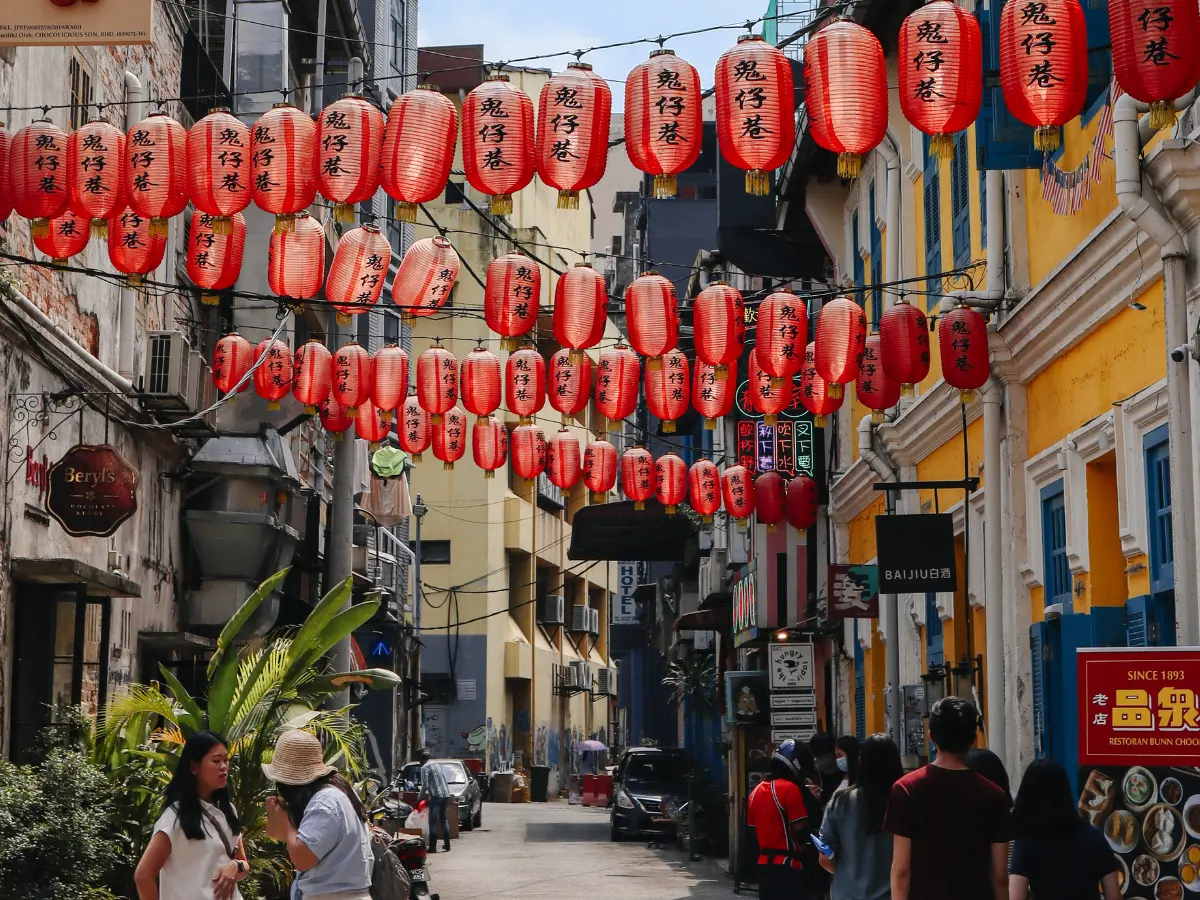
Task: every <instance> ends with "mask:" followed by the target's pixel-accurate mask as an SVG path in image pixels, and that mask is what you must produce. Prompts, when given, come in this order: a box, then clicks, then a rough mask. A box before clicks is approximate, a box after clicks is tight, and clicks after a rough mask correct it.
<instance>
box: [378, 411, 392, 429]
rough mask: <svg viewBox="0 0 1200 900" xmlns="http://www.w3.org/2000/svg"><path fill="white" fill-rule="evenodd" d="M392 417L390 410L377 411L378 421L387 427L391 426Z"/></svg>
mask: <svg viewBox="0 0 1200 900" xmlns="http://www.w3.org/2000/svg"><path fill="white" fill-rule="evenodd" d="M392 416H393V413H392V411H391V410H390V409H381V410H380V411H379V418H380V420H381V421H383V422H387V423H388V424H389V425H390V424H391V421H392Z"/></svg>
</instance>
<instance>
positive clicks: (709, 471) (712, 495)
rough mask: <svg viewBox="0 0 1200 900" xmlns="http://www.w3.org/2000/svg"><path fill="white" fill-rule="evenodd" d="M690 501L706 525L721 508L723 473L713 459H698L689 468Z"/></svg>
mask: <svg viewBox="0 0 1200 900" xmlns="http://www.w3.org/2000/svg"><path fill="white" fill-rule="evenodd" d="M688 502H689V503H691V505H692V509H694V510H695V511H696V513H697V514H698V515H699V516H700V521H702V522H704V523H705V524H706V525H707V524H709V523H711V522H712V520H713V516H714V515H716V513H717V511H718V510H720V508H721V473H720V472H719V471H718V470H717V464H716V463H714V462H713V461H712V460H711V459H698V460H696V461H695V462H694V463H692V467H691V468H690V469H688Z"/></svg>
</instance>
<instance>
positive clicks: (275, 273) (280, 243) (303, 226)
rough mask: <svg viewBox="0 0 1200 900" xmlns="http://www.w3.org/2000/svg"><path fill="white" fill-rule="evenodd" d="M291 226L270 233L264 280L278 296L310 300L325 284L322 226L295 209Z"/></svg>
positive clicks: (323, 231) (323, 230)
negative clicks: (290, 227) (290, 229)
mask: <svg viewBox="0 0 1200 900" xmlns="http://www.w3.org/2000/svg"><path fill="white" fill-rule="evenodd" d="M292 227H293V228H294V229H295V230H294V231H285V232H282V233H276V234H272V235H271V245H270V249H269V251H268V255H267V283H268V284H269V285H270V286H271V292H272V293H274V294H275V295H276V296H278V297H288V298H291V299H292V300H311V299H312V298H313V297H315V296H317V294H319V293H321V288H322V287H324V285H325V229H324V228H322V227H321V223H320V222H318V221H317V220H316V219H314V218H312V217H310V216H309V215H308V214H307V213H296V218H295V219H294V220H293V222H292Z"/></svg>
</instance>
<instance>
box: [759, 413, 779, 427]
mask: <svg viewBox="0 0 1200 900" xmlns="http://www.w3.org/2000/svg"><path fill="white" fill-rule="evenodd" d="M778 422H779V416H777V415H775V414H774V413H767V414H766V415H765V416H763V423H764V424H766V425H775V424H778Z"/></svg>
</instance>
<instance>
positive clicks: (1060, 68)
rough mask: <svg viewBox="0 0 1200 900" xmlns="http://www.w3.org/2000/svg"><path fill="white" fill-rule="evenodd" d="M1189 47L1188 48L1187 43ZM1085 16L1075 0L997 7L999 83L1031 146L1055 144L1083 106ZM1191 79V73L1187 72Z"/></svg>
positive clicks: (1049, 147)
mask: <svg viewBox="0 0 1200 900" xmlns="http://www.w3.org/2000/svg"><path fill="white" fill-rule="evenodd" d="M1189 52H1194V47H1193V48H1189ZM1087 57H1088V40H1087V20H1086V19H1085V17H1084V14H1083V8H1082V7H1081V6H1080V5H1079V0H1043V2H1039V3H1033V4H1030V3H1009V4H1007V5H1006V6H1005V7H1004V9H1003V10H1001V12H1000V87H1001V88H1002V89H1003V91H1004V104H1005V106H1007V107H1008V111H1009V112H1010V113H1012V114H1013V115H1014V116H1016V117H1017V118H1018V119H1020V120H1021V121H1022V122H1024V123H1025V124H1026V125H1032V126H1033V127H1034V128H1035V129H1036V130H1035V131H1034V133H1033V146H1034V147H1035V148H1036V149H1038V150H1042V151H1043V152H1047V153H1049V152H1051V151H1053V150H1057V149H1058V145H1059V143H1060V140H1061V138H1060V134H1059V128H1060V126H1062V125H1065V124H1066V123H1067V122H1069V121H1070V120H1071V119H1073V118H1075V117H1076V116H1077V115H1079V113H1080V112H1081V111H1082V110H1083V101H1084V99H1085V98H1086V96H1087V82H1088V64H1087ZM1191 77H1192V81H1193V82H1194V81H1195V77H1194V75H1193V76H1191Z"/></svg>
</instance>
